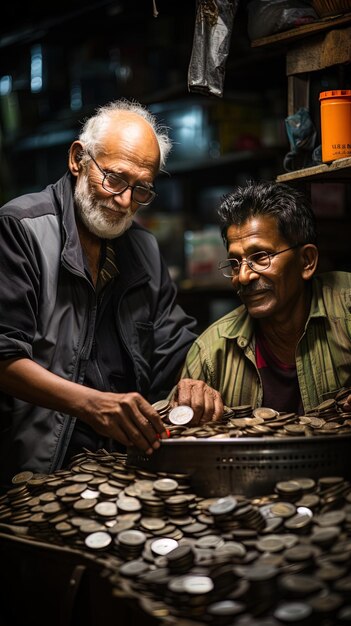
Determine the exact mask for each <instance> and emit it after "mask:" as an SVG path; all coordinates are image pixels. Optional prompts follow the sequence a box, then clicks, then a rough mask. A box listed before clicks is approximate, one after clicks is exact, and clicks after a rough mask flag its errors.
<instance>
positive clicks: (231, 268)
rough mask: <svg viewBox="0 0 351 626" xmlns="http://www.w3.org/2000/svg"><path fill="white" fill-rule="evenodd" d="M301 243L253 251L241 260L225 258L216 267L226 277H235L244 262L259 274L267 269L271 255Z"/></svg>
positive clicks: (273, 255) (296, 246) (281, 252)
mask: <svg viewBox="0 0 351 626" xmlns="http://www.w3.org/2000/svg"><path fill="white" fill-rule="evenodd" d="M301 245H302V244H301V243H296V244H295V245H294V246H290V247H289V248H284V250H279V252H265V251H264V250H262V251H260V252H255V253H254V254H250V255H249V256H248V257H247V258H246V259H243V260H242V261H238V259H225V260H224V261H220V262H219V264H218V269H219V270H220V271H221V272H222V274H223V276H225V277H226V278H236V277H237V276H238V275H239V272H240V268H241V266H242V264H243V263H246V265H248V266H249V268H250V269H251V270H252V271H253V272H257V273H258V274H259V273H260V272H264V271H265V270H268V268H269V267H270V265H271V259H272V258H273V257H275V256H278V254H283V252H287V251H288V250H293V249H294V248H298V247H299V246H301Z"/></svg>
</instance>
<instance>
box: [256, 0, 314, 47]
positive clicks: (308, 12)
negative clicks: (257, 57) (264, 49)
mask: <svg viewBox="0 0 351 626" xmlns="http://www.w3.org/2000/svg"><path fill="white" fill-rule="evenodd" d="M247 12H248V21H247V31H248V35H249V38H250V39H251V41H252V40H253V39H259V38H260V37H267V35H272V34H273V33H279V32H280V31H282V30H288V29H289V28H296V27H297V26H301V25H302V24H309V23H310V22H314V21H315V20H318V19H319V17H318V15H317V13H316V12H315V10H314V9H313V7H312V6H311V2H308V0H305V1H304V0H291V2H288V1H287V0H250V1H249V2H248V4H247Z"/></svg>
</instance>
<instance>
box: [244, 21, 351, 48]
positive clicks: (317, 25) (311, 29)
mask: <svg viewBox="0 0 351 626" xmlns="http://www.w3.org/2000/svg"><path fill="white" fill-rule="evenodd" d="M350 22H351V13H346V14H344V15H336V16H335V15H332V16H330V17H325V18H323V19H320V20H318V21H315V22H311V23H310V24H304V25H303V26H297V27H296V28H290V29H289V30H284V31H282V32H280V33H275V34H273V35H268V36H267V37H260V38H259V39H254V40H253V41H252V42H251V47H252V48H259V47H261V48H262V47H265V46H278V45H282V44H290V43H291V42H292V41H295V40H298V39H303V38H304V37H310V36H311V35H316V34H318V33H321V32H323V31H326V30H331V29H332V28H336V27H339V26H343V25H344V24H348V23H350Z"/></svg>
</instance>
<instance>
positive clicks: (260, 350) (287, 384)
mask: <svg viewBox="0 0 351 626" xmlns="http://www.w3.org/2000/svg"><path fill="white" fill-rule="evenodd" d="M256 363H257V367H258V370H259V372H260V375H261V379H262V384H263V402H262V406H266V407H270V408H272V409H275V410H276V411H279V412H280V413H283V412H287V413H292V412H294V413H297V414H298V415H303V413H304V410H303V405H302V400H301V394H300V388H299V383H298V379H297V374H296V366H295V363H294V364H292V365H291V364H287V363H282V361H279V359H277V357H276V356H275V355H274V354H273V352H272V351H271V349H270V348H269V346H268V343H267V341H266V339H265V337H264V336H263V335H262V334H260V333H256Z"/></svg>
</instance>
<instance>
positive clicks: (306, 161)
mask: <svg viewBox="0 0 351 626" xmlns="http://www.w3.org/2000/svg"><path fill="white" fill-rule="evenodd" d="M285 128H286V132H287V135H288V139H289V143H290V152H288V153H287V154H286V156H285V158H284V168H285V169H286V170H287V171H289V172H291V171H294V170H297V169H301V168H303V167H309V166H310V165H312V164H313V159H312V153H313V150H314V147H315V143H316V138H317V131H316V129H315V126H314V124H313V122H312V119H311V116H310V113H309V110H308V109H306V108H304V107H301V108H300V109H298V111H296V113H294V115H289V116H288V117H286V118H285Z"/></svg>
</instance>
